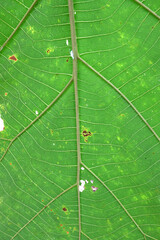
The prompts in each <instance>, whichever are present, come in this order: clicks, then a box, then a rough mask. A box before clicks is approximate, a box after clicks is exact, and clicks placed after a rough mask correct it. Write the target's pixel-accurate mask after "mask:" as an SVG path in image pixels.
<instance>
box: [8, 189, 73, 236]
mask: <svg viewBox="0 0 160 240" xmlns="http://www.w3.org/2000/svg"><path fill="white" fill-rule="evenodd" d="M76 185H77V184H74V185H72V186H71V187H69V188H67V189H66V190H64V191H63V192H61V193H60V194H59V195H57V196H56V197H55V198H53V199H52V200H51V201H50V202H49V203H47V205H45V206H44V207H43V208H42V209H41V210H40V211H39V212H38V213H36V215H34V217H32V218H31V219H30V220H29V221H28V222H27V223H26V224H25V225H24V226H23V227H21V228H20V229H19V230H18V232H16V234H15V235H14V236H13V237H12V238H11V239H10V240H12V239H14V238H15V237H16V236H17V235H18V234H19V233H20V232H21V231H22V230H23V229H24V228H25V227H26V226H27V225H28V224H29V223H31V222H32V221H33V220H34V219H35V218H36V217H37V216H39V214H41V213H42V212H43V211H44V210H45V209H46V208H47V207H48V206H49V205H50V204H51V203H53V202H54V201H55V200H56V199H57V198H59V197H60V196H62V195H63V194H64V193H66V192H68V191H69V190H70V189H72V188H73V187H75V186H76Z"/></svg>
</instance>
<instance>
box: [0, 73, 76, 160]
mask: <svg viewBox="0 0 160 240" xmlns="http://www.w3.org/2000/svg"><path fill="white" fill-rule="evenodd" d="M72 81H73V78H71V80H70V81H69V82H68V83H67V85H66V86H65V87H64V88H63V90H62V91H61V92H60V93H59V94H58V95H57V97H55V98H54V100H53V101H52V102H51V103H50V104H49V105H48V106H47V107H46V108H45V109H44V110H43V111H42V112H41V113H40V114H39V115H38V116H37V117H36V118H35V119H34V120H33V121H32V122H31V123H30V124H29V125H28V126H27V127H25V128H24V129H23V130H22V131H21V132H20V133H18V134H17V135H16V136H15V137H14V138H13V139H12V140H11V142H10V143H9V145H8V147H7V149H6V151H5V152H4V154H3V156H2V157H1V159H0V162H1V161H2V160H3V158H4V157H5V155H6V153H7V152H8V150H9V149H10V147H11V145H12V144H13V142H14V141H15V140H16V139H17V138H18V137H19V136H21V135H22V134H23V133H24V132H25V131H26V130H27V129H28V128H30V127H31V126H32V125H33V124H34V123H35V122H36V121H37V120H38V119H40V118H41V117H42V116H43V115H44V113H45V112H46V111H47V110H48V109H49V108H50V107H51V106H52V105H53V104H54V103H55V102H56V101H57V100H58V99H59V98H60V97H61V95H62V94H63V93H64V92H65V91H66V89H67V88H68V87H69V85H70V84H71V82H72Z"/></svg>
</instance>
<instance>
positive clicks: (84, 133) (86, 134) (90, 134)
mask: <svg viewBox="0 0 160 240" xmlns="http://www.w3.org/2000/svg"><path fill="white" fill-rule="evenodd" d="M88 136H92V133H91V132H87V131H86V130H84V131H83V137H88Z"/></svg>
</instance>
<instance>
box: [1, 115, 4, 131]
mask: <svg viewBox="0 0 160 240" xmlns="http://www.w3.org/2000/svg"><path fill="white" fill-rule="evenodd" d="M4 129H5V127H4V121H3V119H2V118H1V117H0V132H2V131H3V130H4Z"/></svg>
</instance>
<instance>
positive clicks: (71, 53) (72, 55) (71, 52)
mask: <svg viewBox="0 0 160 240" xmlns="http://www.w3.org/2000/svg"><path fill="white" fill-rule="evenodd" d="M70 55H71V57H72V59H74V54H73V51H70Z"/></svg>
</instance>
